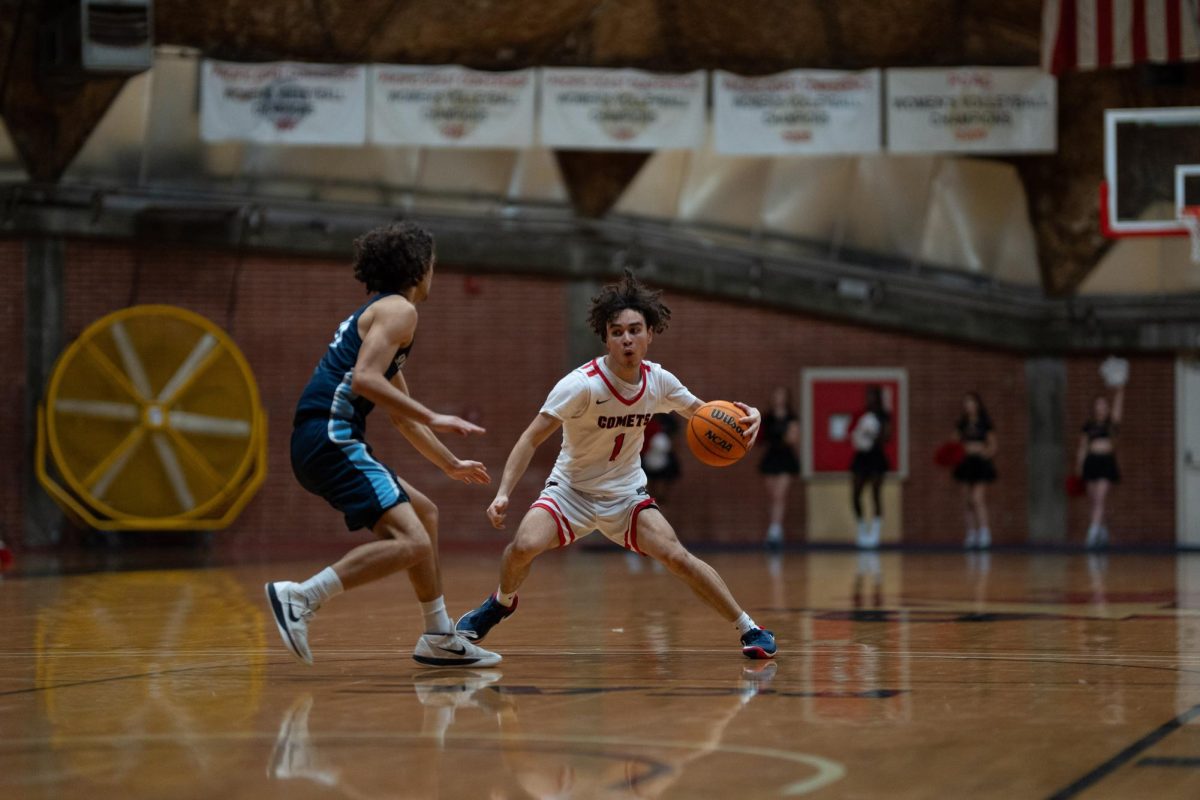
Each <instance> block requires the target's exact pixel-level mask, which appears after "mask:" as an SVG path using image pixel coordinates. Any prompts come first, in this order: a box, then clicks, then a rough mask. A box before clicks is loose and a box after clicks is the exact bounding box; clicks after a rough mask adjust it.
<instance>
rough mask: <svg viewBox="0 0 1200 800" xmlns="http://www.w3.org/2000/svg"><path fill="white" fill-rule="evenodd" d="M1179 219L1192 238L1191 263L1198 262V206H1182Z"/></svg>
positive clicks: (1199, 258) (1199, 262)
mask: <svg viewBox="0 0 1200 800" xmlns="http://www.w3.org/2000/svg"><path fill="white" fill-rule="evenodd" d="M1179 221H1180V222H1182V223H1183V226H1184V227H1185V228H1187V232H1188V236H1190V237H1191V239H1192V263H1193V264H1200V206H1184V207H1183V210H1181V211H1180V212H1179Z"/></svg>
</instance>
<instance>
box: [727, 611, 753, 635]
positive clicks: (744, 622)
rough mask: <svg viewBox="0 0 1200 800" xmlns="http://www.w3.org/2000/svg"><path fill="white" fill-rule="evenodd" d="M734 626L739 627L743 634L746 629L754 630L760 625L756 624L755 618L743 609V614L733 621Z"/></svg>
mask: <svg viewBox="0 0 1200 800" xmlns="http://www.w3.org/2000/svg"><path fill="white" fill-rule="evenodd" d="M733 627H735V628H737V632H738V634H739V635H741V634H744V633H745V632H746V631H752V630H754V629H755V628H757V627H758V626H757V625H755V624H754V620H752V619H750V615H749V614H747V613H746V612H745V611H743V612H742V615H741V616H740V617H738V618H737V619H735V620H734V621H733Z"/></svg>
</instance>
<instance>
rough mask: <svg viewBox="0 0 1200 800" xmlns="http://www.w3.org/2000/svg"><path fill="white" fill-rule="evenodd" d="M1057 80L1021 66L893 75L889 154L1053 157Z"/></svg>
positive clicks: (889, 93) (893, 72) (889, 100)
mask: <svg viewBox="0 0 1200 800" xmlns="http://www.w3.org/2000/svg"><path fill="white" fill-rule="evenodd" d="M1056 89H1057V84H1056V82H1055V79H1054V76H1053V75H1049V74H1047V73H1045V72H1041V71H1040V70H1037V69H1028V68H1024V67H963V68H960V69H889V70H888V71H887V131H888V134H887V139H888V142H887V149H888V150H889V151H890V152H892V153H1052V152H1054V150H1055V149H1056V147H1057V127H1056V118H1057V113H1056V105H1057V96H1056Z"/></svg>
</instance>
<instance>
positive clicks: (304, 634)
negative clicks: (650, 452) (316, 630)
mask: <svg viewBox="0 0 1200 800" xmlns="http://www.w3.org/2000/svg"><path fill="white" fill-rule="evenodd" d="M266 591H267V602H268V603H269V604H270V606H271V614H272V615H273V616H274V617H275V627H276V628H278V629H279V635H280V637H282V638H283V643H284V644H285V645H286V646H287V649H288V650H289V651H290V652H291V654H292V655H293V656H295V657H296V660H297V661H302V662H304V663H305V664H308V665H309V666H312V663H313V659H312V651H311V650H309V649H308V623H309V622H310V621H311V620H312V618H313V614H315V613H316V611H317V609H318V608H320V606H314V605H313V603H312V601H311V600H309V599H308V597H307V596H305V595H304V594H303V593H302V592H300V584H298V583H293V582H292V581H276V582H275V583H268V584H267V585H266Z"/></svg>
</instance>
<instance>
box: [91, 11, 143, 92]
mask: <svg viewBox="0 0 1200 800" xmlns="http://www.w3.org/2000/svg"><path fill="white" fill-rule="evenodd" d="M152 12H153V5H152V3H151V0H82V2H80V4H79V23H80V27H81V33H82V39H83V42H82V44H83V51H82V62H83V64H82V66H83V69H84V71H85V72H105V73H123V74H131V73H136V72H141V71H142V70H146V69H149V68H150V66H151V64H152V63H153V58H154V18H153V13H152Z"/></svg>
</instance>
